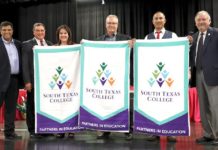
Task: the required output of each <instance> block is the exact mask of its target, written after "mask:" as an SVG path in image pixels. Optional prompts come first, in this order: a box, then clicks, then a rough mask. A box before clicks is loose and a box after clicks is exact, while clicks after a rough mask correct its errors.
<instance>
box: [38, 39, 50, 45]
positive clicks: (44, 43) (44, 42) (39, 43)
mask: <svg viewBox="0 0 218 150" xmlns="http://www.w3.org/2000/svg"><path fill="white" fill-rule="evenodd" d="M35 40H36V42H37V45H41V42H40V40H39V39H37V38H35ZM42 43H43V46H48V44H47V43H46V41H45V39H43V40H42Z"/></svg>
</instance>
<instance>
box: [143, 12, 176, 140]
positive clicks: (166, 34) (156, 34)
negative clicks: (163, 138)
mask: <svg viewBox="0 0 218 150" xmlns="http://www.w3.org/2000/svg"><path fill="white" fill-rule="evenodd" d="M152 23H153V25H154V31H153V32H151V33H149V34H148V35H146V37H145V39H147V40H151V39H157V40H158V39H171V38H177V37H178V36H177V35H176V33H174V32H171V31H168V30H166V29H165V27H164V26H165V23H166V17H165V15H164V13H163V12H160V11H158V12H156V13H154V15H153V19H152ZM147 137H148V138H147V140H148V141H155V140H159V139H160V137H159V136H155V135H147ZM167 140H168V141H169V142H176V137H175V136H167Z"/></svg>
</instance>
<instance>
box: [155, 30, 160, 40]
mask: <svg viewBox="0 0 218 150" xmlns="http://www.w3.org/2000/svg"><path fill="white" fill-rule="evenodd" d="M160 33H161V31H157V32H156V34H157V39H160Z"/></svg>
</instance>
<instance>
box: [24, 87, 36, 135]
mask: <svg viewBox="0 0 218 150" xmlns="http://www.w3.org/2000/svg"><path fill="white" fill-rule="evenodd" d="M26 123H27V127H28V131H29V132H30V133H35V108H34V88H33V89H32V90H31V92H29V91H27V103H26Z"/></svg>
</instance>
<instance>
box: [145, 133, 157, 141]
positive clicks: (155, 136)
mask: <svg viewBox="0 0 218 150" xmlns="http://www.w3.org/2000/svg"><path fill="white" fill-rule="evenodd" d="M146 140H147V141H150V142H153V141H158V140H160V136H157V135H149V134H147V135H146Z"/></svg>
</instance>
